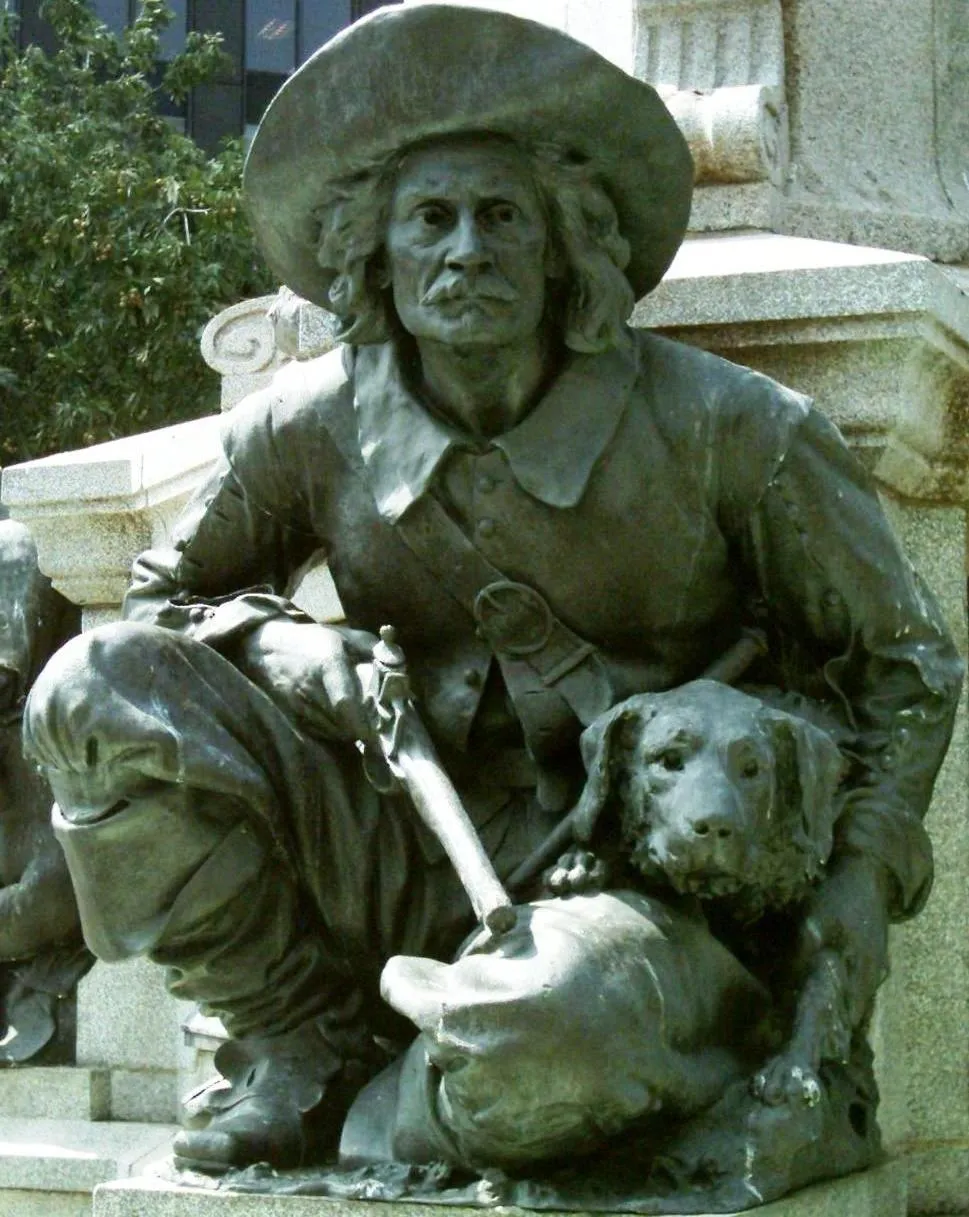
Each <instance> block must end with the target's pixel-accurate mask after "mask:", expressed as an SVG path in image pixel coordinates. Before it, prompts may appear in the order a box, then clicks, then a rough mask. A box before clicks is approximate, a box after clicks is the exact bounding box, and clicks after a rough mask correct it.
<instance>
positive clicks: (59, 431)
mask: <svg viewBox="0 0 969 1217" xmlns="http://www.w3.org/2000/svg"><path fill="white" fill-rule="evenodd" d="M44 13H45V15H46V17H47V19H48V21H49V22H50V23H51V25H52V26H53V27H54V30H55V31H56V33H57V36H58V44H59V47H60V49H59V50H58V51H57V52H56V54H53V55H49V56H48V55H45V54H44V53H43V52H42V51H41V50H40V49H39V48H38V47H27V48H25V49H23V50H18V48H17V46H16V42H15V37H14V34H15V30H14V27H13V19H12V17H11V16H10V15H9V14H8V13H6V11H5V10H4V8H3V0H0V465H7V464H11V463H12V462H14V461H17V460H25V459H28V458H30V457H35V456H41V455H44V454H46V453H48V452H53V451H56V450H60V449H65V448H72V447H79V446H82V445H85V444H90V443H94V442H97V441H100V440H103V439H109V438H113V437H115V436H118V435H125V434H131V433H133V432H136V431H143V430H147V429H149V428H152V427H158V426H162V425H164V424H166V423H171V422H175V421H177V420H180V419H185V418H191V417H196V416H198V415H199V414H202V413H205V412H206V411H208V410H211V409H213V408H214V407H215V403H216V400H217V378H216V376H215V374H214V373H213V372H211V371H210V370H209V369H208V368H206V367H205V365H204V364H203V362H202V359H201V356H200V355H199V352H198V338H199V333H200V330H201V327H202V326H203V325H204V324H205V322H206V321H207V320H208V319H209V318H210V317H211V316H212V315H213V314H214V313H216V312H218V311H219V309H221V308H223V307H225V306H226V305H227V304H231V303H234V302H235V301H237V300H240V299H243V298H244V297H246V296H249V295H254V294H261V293H263V292H266V291H270V290H272V283H271V281H270V279H269V276H268V272H267V271H266V270H265V269H264V267H263V266H262V264H261V263H260V262H259V261H258V258H257V255H256V253H255V250H254V246H253V242H252V238H251V236H250V233H249V229H248V226H247V223H246V220H245V217H244V215H243V212H242V209H241V206H240V195H239V183H240V178H241V169H242V150H241V147H240V145H239V143H238V142H236V143H233V144H230V145H227V146H225V147H224V148H223V149H222V151H221V152H220V153H219V154H218V155H217V156H215V157H213V158H209V157H207V156H206V155H205V154H204V153H203V152H202V151H201V150H200V149H199V148H198V147H197V146H196V145H195V144H194V143H193V142H192V140H190V139H188V138H187V137H185V136H183V135H181V134H179V133H178V132H176V131H175V130H174V129H173V128H172V126H171V125H170V124H169V123H167V122H166V121H165V120H164V119H163V118H162V117H160V116H159V114H158V111H157V106H156V92H157V89H158V88H159V87H160V89H161V90H162V91H163V92H164V93H166V94H168V95H169V96H173V97H175V98H176V99H181V98H184V97H185V96H187V94H188V93H189V91H190V90H191V89H192V88H193V87H195V86H196V85H197V84H199V83H201V82H203V81H204V80H206V79H208V78H209V77H211V75H212V73H213V72H214V71H216V70H217V69H218V67H219V64H220V60H221V58H222V52H221V50H220V48H219V40H218V38H217V37H212V36H209V35H199V34H195V35H190V36H189V41H188V45H187V47H186V50H185V51H184V53H183V54H182V55H180V56H179V57H178V58H177V59H175V60H174V61H173V62H171V63H170V64H169V65H168V66H167V68H166V69H165V70H164V72H163V74H162V78H161V84H160V86H158V85H157V83H153V81H155V82H157V76H158V73H157V66H156V65H157V64H158V60H159V35H160V34H161V32H162V31H163V30H164V28H165V26H166V25H167V24H168V21H169V20H170V14H169V13H168V11H167V10H166V8H165V5H164V0H144V2H143V6H142V9H141V12H140V15H139V16H138V19H137V20H136V21H135V23H134V24H133V25H132V26H131V27H130V28H129V29H128V30H127V31H126V32H125V33H124V34H123V35H121V36H118V35H115V34H113V33H112V32H111V31H109V30H108V29H107V28H106V27H105V26H104V25H103V24H101V23H100V22H99V21H98V20H97V19H96V18H95V17H94V15H93V14H92V13H91V11H90V10H89V9H88V7H87V5H86V2H85V0H48V3H47V4H46V7H45V9H44Z"/></svg>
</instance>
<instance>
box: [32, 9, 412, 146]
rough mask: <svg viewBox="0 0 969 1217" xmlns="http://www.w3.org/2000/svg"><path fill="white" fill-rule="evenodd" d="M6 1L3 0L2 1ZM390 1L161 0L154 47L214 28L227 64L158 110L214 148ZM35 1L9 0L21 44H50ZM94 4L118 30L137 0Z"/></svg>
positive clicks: (247, 128) (250, 126) (245, 128)
mask: <svg viewBox="0 0 969 1217" xmlns="http://www.w3.org/2000/svg"><path fill="white" fill-rule="evenodd" d="M8 2H9V0H8ZM392 2H393V0H168V5H169V8H171V10H172V12H173V14H174V16H173V20H172V23H171V25H170V26H169V27H168V29H167V30H166V31H165V34H164V36H163V39H162V46H163V50H164V54H165V55H166V56H172V55H175V54H177V52H178V51H179V49H180V48H181V47H182V46H183V45H184V43H185V35H186V33H187V32H188V31H189V30H200V31H203V32H206V33H208V32H218V33H220V34H221V35H222V37H223V39H224V42H223V46H224V49H225V52H226V54H227V56H228V58H229V61H230V64H229V66H227V69H226V71H225V73H224V74H223V75H221V76H219V77H218V78H217V79H214V80H211V81H209V82H207V83H206V84H205V85H202V86H201V87H199V88H198V89H195V90H194V92H193V93H192V96H191V97H190V98H189V99H188V101H187V102H186V103H185V105H183V106H175V105H174V104H172V103H170V102H169V103H168V104H167V107H166V114H167V116H168V117H169V118H171V119H172V120H173V121H175V122H177V123H180V124H184V129H185V130H186V131H187V132H188V133H189V134H190V135H192V136H193V137H194V138H195V139H196V140H197V141H198V143H199V144H201V145H202V147H204V148H207V149H214V148H215V147H216V145H217V144H218V143H219V140H221V139H222V138H223V137H224V136H229V135H251V134H252V132H253V131H254V130H255V128H256V125H257V124H258V122H259V119H260V118H261V117H262V113H263V111H264V110H265V108H266V106H267V105H268V104H269V101H270V99H271V98H272V96H273V94H274V93H275V92H276V90H277V89H278V88H279V86H280V85H281V84H282V82H283V80H284V79H285V78H286V77H287V76H288V75H289V73H290V72H292V71H293V70H294V69H295V68H297V67H299V65H300V64H301V63H302V62H303V61H304V60H305V59H307V58H308V57H309V56H310V55H311V54H312V52H313V51H315V50H316V48H317V47H318V46H320V45H321V44H322V43H324V42H326V41H327V39H329V38H332V37H333V35H334V34H336V33H338V32H339V31H340V30H341V29H343V28H344V27H345V26H347V25H349V24H350V23H351V22H352V21H356V20H357V18H358V17H362V16H363V15H364V13H368V12H370V11H371V10H372V9H375V8H379V7H380V5H381V4H383V3H392ZM41 3H42V0H13V3H12V7H13V8H14V9H15V10H16V11H17V12H18V14H19V18H20V27H19V29H20V32H19V38H20V41H21V44H22V45H27V44H29V43H34V44H37V45H39V46H41V47H44V49H46V50H50V49H52V48H53V44H54V39H53V33H52V31H51V28H50V26H49V25H48V24H47V22H46V21H44V19H43V17H42V16H41V13H40V8H41ZM91 3H92V6H93V8H94V11H95V12H96V13H97V15H98V16H99V17H100V18H101V20H102V21H104V22H105V24H107V25H108V26H110V27H111V28H112V29H114V30H117V31H118V32H120V31H121V30H122V29H124V27H125V26H126V25H127V24H128V23H129V21H131V19H132V18H133V17H134V14H135V12H136V11H137V5H138V0H91Z"/></svg>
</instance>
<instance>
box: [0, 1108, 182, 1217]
mask: <svg viewBox="0 0 969 1217" xmlns="http://www.w3.org/2000/svg"><path fill="white" fill-rule="evenodd" d="M174 1131H175V1130H174V1129H173V1128H171V1127H169V1126H165V1125H160V1124H104V1123H92V1122H90V1121H88V1120H33V1119H9V1118H4V1119H0V1217H90V1213H91V1193H92V1191H93V1190H94V1188H95V1187H96V1186H97V1185H98V1184H99V1183H103V1182H105V1181H106V1180H108V1179H118V1178H127V1177H129V1176H130V1175H133V1174H137V1173H138V1172H140V1171H144V1170H148V1169H150V1167H151V1166H152V1164H153V1163H155V1162H156V1161H158V1160H159V1159H160V1158H162V1157H164V1156H165V1155H167V1154H168V1152H169V1148H170V1146H171V1139H172V1135H173V1133H174ZM127 1212H128V1213H129V1214H132V1213H133V1212H134V1210H133V1209H129V1210H127Z"/></svg>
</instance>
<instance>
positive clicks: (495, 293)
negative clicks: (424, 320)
mask: <svg viewBox="0 0 969 1217" xmlns="http://www.w3.org/2000/svg"><path fill="white" fill-rule="evenodd" d="M517 299H518V292H516V291H515V289H514V288H513V287H512V286H511V284H510V283H505V282H504V281H503V280H499V279H488V280H481V281H477V282H474V283H471V282H468V280H466V279H453V280H450V281H446V282H443V283H442V282H437V283H434V284H432V285H431V286H430V287H429V288H428V289H427V291H426V292H425V293H424V295H423V296H422V297H421V304H422V305H424V306H425V307H431V308H439V307H441V306H446V305H448V304H458V305H472V306H474V305H483V306H487V305H488V304H489V303H493V302H495V301H498V302H500V303H505V304H513V303H514V302H515V301H516V300H517Z"/></svg>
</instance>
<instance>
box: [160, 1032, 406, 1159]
mask: <svg viewBox="0 0 969 1217" xmlns="http://www.w3.org/2000/svg"><path fill="white" fill-rule="evenodd" d="M341 1038H345V1036H344V1037H341ZM359 1040H360V1042H359V1045H354V1047H355V1048H356V1053H355V1054H354V1055H343V1053H345V1052H346V1051H347V1048H348V1045H347V1044H341V1052H338V1051H337V1050H336V1049H335V1048H334V1046H333V1045H332V1043H331V1042H330V1041H329V1040H328V1039H327V1037H326V1034H325V1031H324V1028H323V1026H322V1021H321V1020H316V1019H310V1020H308V1021H307V1022H305V1023H302V1024H301V1025H300V1026H299V1027H297V1028H295V1029H294V1030H292V1031H289V1032H286V1033H284V1034H282V1035H276V1036H250V1037H247V1038H245V1039H238V1040H229V1041H228V1043H225V1044H223V1045H222V1046H221V1047H220V1048H219V1050H218V1051H217V1052H216V1054H215V1065H216V1068H217V1069H218V1071H219V1073H220V1074H221V1075H222V1078H223V1079H224V1082H223V1084H218V1085H216V1086H213V1087H210V1088H209V1089H208V1091H207V1092H206V1093H205V1095H204V1097H203V1098H202V1100H201V1102H200V1103H199V1105H198V1110H197V1114H196V1116H195V1123H196V1124H197V1125H198V1126H197V1127H194V1128H188V1129H184V1130H183V1131H181V1132H179V1133H178V1134H177V1135H176V1137H175V1141H174V1146H173V1149H174V1154H175V1163H176V1165H177V1166H179V1167H182V1168H183V1169H191V1170H201V1171H208V1172H221V1171H225V1170H228V1169H230V1168H233V1167H244V1166H249V1165H251V1164H252V1163H254V1162H267V1163H269V1164H270V1165H271V1166H274V1167H277V1168H279V1169H285V1168H287V1167H294V1166H300V1165H303V1164H304V1163H306V1162H311V1161H321V1160H323V1159H325V1158H326V1157H327V1156H329V1155H330V1154H331V1153H332V1152H333V1151H335V1149H336V1147H337V1145H338V1143H339V1137H340V1130H341V1128H342V1125H343V1119H344V1116H345V1115H346V1113H347V1110H348V1109H349V1107H350V1104H351V1103H352V1102H353V1099H354V1097H355V1096H356V1094H357V1092H358V1091H359V1090H360V1088H361V1087H362V1086H363V1085H364V1083H365V1082H367V1081H368V1080H369V1078H370V1077H371V1076H372V1075H373V1074H374V1073H375V1072H376V1071H377V1069H378V1068H380V1067H381V1066H382V1065H383V1064H384V1063H385V1061H384V1060H383V1058H382V1057H380V1055H379V1053H378V1050H377V1049H376V1047H375V1046H374V1045H373V1044H372V1042H367V1040H366V1039H365V1038H364V1037H363V1036H360V1037H359Z"/></svg>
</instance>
